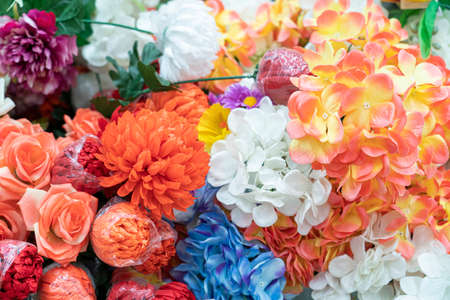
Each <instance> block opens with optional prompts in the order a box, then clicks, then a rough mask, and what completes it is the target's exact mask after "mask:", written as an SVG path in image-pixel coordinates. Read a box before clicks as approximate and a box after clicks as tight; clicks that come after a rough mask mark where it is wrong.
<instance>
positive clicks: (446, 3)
mask: <svg viewBox="0 0 450 300" xmlns="http://www.w3.org/2000/svg"><path fill="white" fill-rule="evenodd" d="M439 6H440V7H442V9H450V0H439Z"/></svg>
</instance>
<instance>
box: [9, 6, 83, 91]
mask: <svg viewBox="0 0 450 300" xmlns="http://www.w3.org/2000/svg"><path fill="white" fill-rule="evenodd" d="M56 31H57V28H56V17H55V15H54V14H53V13H52V12H45V11H39V10H36V9H32V10H30V11H28V13H26V14H24V15H22V17H21V18H20V20H19V21H16V20H11V21H10V22H8V23H6V24H5V25H3V26H2V27H1V28H0V72H2V73H7V74H8V75H9V76H10V77H11V78H12V79H14V80H17V82H18V83H23V84H25V85H26V86H27V87H28V88H29V89H31V90H33V91H35V92H39V93H43V94H45V95H48V94H51V93H54V92H56V91H58V90H63V89H66V87H65V86H62V85H61V83H62V81H63V80H65V77H66V75H67V73H66V72H67V71H68V70H69V69H70V68H71V64H72V63H73V57H74V56H75V55H77V53H78V49H77V46H76V37H74V36H73V37H69V36H67V35H59V36H55V33H56ZM44 56H45V57H44Z"/></svg>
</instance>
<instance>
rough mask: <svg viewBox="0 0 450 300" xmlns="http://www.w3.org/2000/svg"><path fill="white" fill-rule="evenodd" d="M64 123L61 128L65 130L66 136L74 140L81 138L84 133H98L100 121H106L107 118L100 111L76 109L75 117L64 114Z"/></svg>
mask: <svg viewBox="0 0 450 300" xmlns="http://www.w3.org/2000/svg"><path fill="white" fill-rule="evenodd" d="M64 121H65V122H66V124H64V125H63V128H64V129H65V130H66V132H67V134H66V136H68V137H71V138H72V139H73V140H74V141H75V140H78V139H81V138H82V137H83V136H85V135H86V134H92V135H97V136H98V135H100V122H103V123H107V122H108V121H107V119H106V118H105V117H103V115H102V114H101V113H99V112H98V111H96V110H92V109H90V108H80V109H77V111H76V113H75V117H74V118H73V119H71V118H70V117H69V116H68V115H64Z"/></svg>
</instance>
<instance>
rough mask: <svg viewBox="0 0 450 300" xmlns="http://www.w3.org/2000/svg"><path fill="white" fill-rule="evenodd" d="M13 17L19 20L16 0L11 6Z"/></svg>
mask: <svg viewBox="0 0 450 300" xmlns="http://www.w3.org/2000/svg"><path fill="white" fill-rule="evenodd" d="M13 13H14V19H16V20H19V8H18V5H17V2H14V6H13Z"/></svg>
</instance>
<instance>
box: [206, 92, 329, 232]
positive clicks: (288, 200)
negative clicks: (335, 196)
mask: <svg viewBox="0 0 450 300" xmlns="http://www.w3.org/2000/svg"><path fill="white" fill-rule="evenodd" d="M288 120H289V117H288V109H287V107H286V106H273V105H272V102H271V101H270V99H269V98H267V97H265V98H263V99H262V100H261V105H260V107H259V108H254V109H250V110H246V109H241V108H237V109H234V110H232V111H231V113H230V115H229V117H228V122H227V124H228V128H229V130H230V131H231V133H230V134H229V135H228V136H227V137H226V139H224V140H220V141H217V142H216V143H214V145H213V146H212V149H211V161H210V171H209V174H208V181H209V183H210V184H211V185H213V186H221V188H220V189H219V191H218V192H217V199H218V200H219V201H220V202H222V203H223V204H224V205H225V206H226V207H227V208H229V209H231V219H232V221H233V222H234V223H235V224H236V225H237V226H239V227H248V226H249V225H250V224H251V222H252V221H254V222H255V223H256V224H257V225H258V226H261V227H267V226H271V225H273V224H274V223H275V222H276V220H277V212H276V211H275V209H276V210H277V211H278V212H280V213H282V214H284V215H287V216H295V220H296V222H297V224H298V230H299V233H300V234H303V235H305V234H307V233H308V232H309V230H310V229H311V227H312V226H315V225H318V224H320V223H322V222H323V221H324V220H325V219H326V217H327V216H328V213H329V210H330V207H329V205H328V203H327V200H328V196H329V194H330V191H331V184H330V182H329V181H328V180H327V179H326V178H325V175H326V174H325V172H322V171H315V170H312V169H311V166H310V165H299V164H295V163H294V162H293V161H292V160H291V159H290V157H289V153H288V152H289V143H290V139H289V136H288V134H287V132H286V124H287V122H288Z"/></svg>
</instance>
